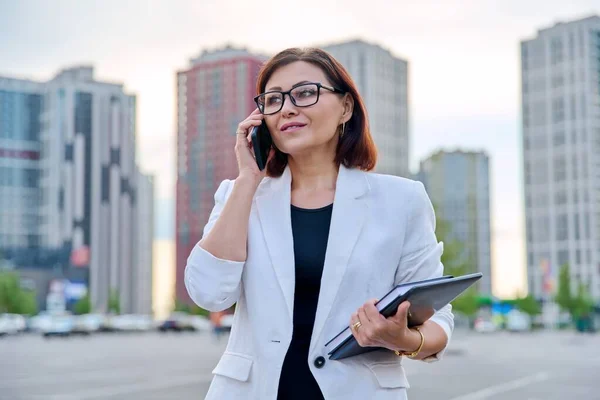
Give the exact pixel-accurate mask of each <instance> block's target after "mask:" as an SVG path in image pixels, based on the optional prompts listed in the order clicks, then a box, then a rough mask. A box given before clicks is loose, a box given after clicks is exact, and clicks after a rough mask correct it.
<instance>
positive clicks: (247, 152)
mask: <svg viewBox="0 0 600 400" xmlns="http://www.w3.org/2000/svg"><path fill="white" fill-rule="evenodd" d="M263 118H264V117H263V115H262V114H261V112H260V111H258V108H257V109H255V110H254V111H253V112H252V113H251V114H250V115H249V116H248V118H246V119H245V120H243V121H242V122H240V123H239V125H238V127H237V131H236V133H235V136H236V142H235V157H236V158H237V163H238V177H240V178H243V179H250V180H253V181H254V182H255V183H256V184H258V183H260V181H261V180H262V178H264V177H265V175H266V171H267V169H266V168H265V169H264V170H262V171H261V170H260V169H258V165H257V164H256V159H255V158H254V150H253V149H252V139H251V138H250V132H251V131H252V128H253V127H255V126H258V125H260V124H261V123H262V121H263Z"/></svg>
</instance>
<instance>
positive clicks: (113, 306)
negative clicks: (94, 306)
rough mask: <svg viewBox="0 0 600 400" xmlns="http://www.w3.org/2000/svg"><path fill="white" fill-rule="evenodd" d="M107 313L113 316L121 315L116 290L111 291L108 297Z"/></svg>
mask: <svg viewBox="0 0 600 400" xmlns="http://www.w3.org/2000/svg"><path fill="white" fill-rule="evenodd" d="M108 311H109V312H113V313H115V314H121V301H120V300H119V294H118V293H117V291H116V290H114V289H113V290H111V291H110V295H109V296H108Z"/></svg>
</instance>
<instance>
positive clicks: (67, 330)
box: [42, 314, 75, 337]
mask: <svg viewBox="0 0 600 400" xmlns="http://www.w3.org/2000/svg"><path fill="white" fill-rule="evenodd" d="M74 325H75V319H74V318H73V316H72V315H68V314H65V315H53V316H52V318H51V320H50V323H49V324H48V326H45V327H44V328H43V329H42V335H43V336H44V337H50V336H69V335H71V332H72V330H73V327H74Z"/></svg>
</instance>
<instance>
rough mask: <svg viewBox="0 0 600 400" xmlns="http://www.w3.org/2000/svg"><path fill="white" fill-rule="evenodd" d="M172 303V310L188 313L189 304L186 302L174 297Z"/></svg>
mask: <svg viewBox="0 0 600 400" xmlns="http://www.w3.org/2000/svg"><path fill="white" fill-rule="evenodd" d="M173 303H174V304H175V306H174V309H173V311H175V312H182V313H186V314H189V313H190V312H191V310H190V306H189V304H186V303H184V302H183V301H181V300H179V299H175V301H174V302H173Z"/></svg>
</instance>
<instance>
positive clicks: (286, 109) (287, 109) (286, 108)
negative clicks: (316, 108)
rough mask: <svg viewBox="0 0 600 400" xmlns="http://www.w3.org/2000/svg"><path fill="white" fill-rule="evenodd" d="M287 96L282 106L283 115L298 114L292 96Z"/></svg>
mask: <svg viewBox="0 0 600 400" xmlns="http://www.w3.org/2000/svg"><path fill="white" fill-rule="evenodd" d="M285 96H286V97H287V98H284V100H283V106H282V107H281V115H283V116H284V117H289V116H292V115H297V114H298V109H297V108H296V106H295V105H294V103H293V102H292V97H291V96H290V95H289V94H287V95H285Z"/></svg>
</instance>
